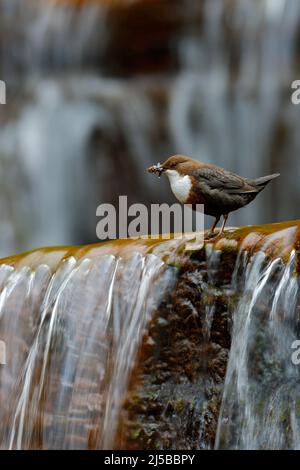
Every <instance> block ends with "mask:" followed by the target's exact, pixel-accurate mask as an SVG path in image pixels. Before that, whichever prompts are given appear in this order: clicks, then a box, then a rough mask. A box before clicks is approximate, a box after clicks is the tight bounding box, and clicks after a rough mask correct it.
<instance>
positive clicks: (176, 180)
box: [165, 170, 192, 203]
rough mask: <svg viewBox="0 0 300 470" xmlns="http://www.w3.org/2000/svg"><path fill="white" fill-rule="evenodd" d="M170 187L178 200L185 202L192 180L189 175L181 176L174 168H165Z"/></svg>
mask: <svg viewBox="0 0 300 470" xmlns="http://www.w3.org/2000/svg"><path fill="white" fill-rule="evenodd" d="M165 173H166V175H167V177H168V178H169V182H170V185H171V189H172V191H173V194H174V196H175V197H176V198H177V199H178V201H180V202H182V203H185V202H186V200H187V199H188V197H189V194H190V190H191V187H192V182H191V179H190V177H189V175H185V176H182V175H180V174H179V173H178V171H176V170H166V172H165Z"/></svg>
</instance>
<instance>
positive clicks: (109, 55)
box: [0, 0, 300, 256]
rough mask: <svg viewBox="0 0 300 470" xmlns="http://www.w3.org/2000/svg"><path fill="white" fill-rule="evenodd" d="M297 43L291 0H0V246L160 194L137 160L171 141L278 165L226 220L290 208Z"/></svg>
mask: <svg viewBox="0 0 300 470" xmlns="http://www.w3.org/2000/svg"><path fill="white" fill-rule="evenodd" d="M299 50H300V2H299V1H298V0H288V1H287V0H243V1H240V0H201V1H200V0H199V1H198V2H195V1H194V0H131V1H129V0H114V1H113V0H110V1H109V0H97V1H96V0H86V1H84V0H81V1H79V0H77V1H75V0H73V1H71V0H68V1H67V0H60V1H58V0H0V79H1V80H4V81H5V82H6V86H7V104H6V105H0V220H1V224H0V256H5V255H9V254H11V253H13V252H17V251H22V250H27V249H31V248H34V247H38V246H46V245H62V244H75V243H88V242H93V241H96V233H95V227H96V223H97V220H96V207H97V206H98V205H99V204H100V203H102V202H110V203H114V204H117V202H118V196H119V195H127V196H128V199H129V203H133V202H143V203H146V204H151V203H154V202H156V203H158V202H168V201H172V200H173V197H172V195H171V192H170V190H169V187H168V185H167V184H164V183H163V180H156V179H155V178H153V177H152V178H151V176H149V175H147V173H146V172H145V168H146V167H147V166H149V165H150V164H152V163H156V162H158V161H163V160H164V159H165V158H166V157H167V156H169V155H170V154H174V153H184V154H187V155H190V156H192V157H194V158H198V159H201V160H203V161H206V162H211V163H215V164H217V165H220V166H224V167H226V168H228V169H231V170H232V171H235V172H238V173H240V174H242V175H244V176H249V177H254V176H261V175H263V174H267V173H271V172H275V171H276V172H277V171H278V172H281V174H282V176H281V179H280V181H278V182H275V183H274V184H273V185H272V187H270V188H269V189H268V190H267V191H266V192H265V193H264V194H263V195H261V196H260V197H259V198H258V199H257V200H256V201H255V203H253V204H252V205H251V206H249V207H248V208H247V209H245V210H243V211H241V212H239V213H238V214H235V215H233V216H232V218H231V224H232V225H240V224H258V223H266V222H275V221H279V220H287V219H293V218H299V213H298V207H299V204H300V185H299V183H298V181H299V177H300V164H299V156H298V154H299V152H300V132H299V131H298V117H299V111H300V108H299V107H297V106H296V105H293V104H292V103H291V94H292V89H291V84H292V82H293V81H294V80H297V79H299V78H300V64H299V59H298V58H299ZM283 188H284V191H283Z"/></svg>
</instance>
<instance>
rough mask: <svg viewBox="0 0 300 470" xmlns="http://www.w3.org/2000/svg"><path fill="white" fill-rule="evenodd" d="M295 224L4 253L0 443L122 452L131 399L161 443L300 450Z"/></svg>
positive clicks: (0, 306) (149, 431) (0, 277)
mask: <svg viewBox="0 0 300 470" xmlns="http://www.w3.org/2000/svg"><path fill="white" fill-rule="evenodd" d="M299 227H300V225H299V223H297V222H289V223H286V224H281V225H279V226H278V225H276V224H275V225H274V227H273V226H262V227H255V228H251V227H250V228H245V229H241V230H237V231H234V230H233V231H229V232H227V235H226V237H225V238H223V239H219V240H218V241H216V242H214V243H209V244H207V245H206V246H205V248H202V249H200V251H198V252H196V253H194V255H193V256H192V257H191V253H190V252H189V251H188V252H185V251H184V249H183V248H184V246H185V243H186V239H183V240H170V241H152V242H151V243H150V242H147V241H127V242H124V241H121V242H116V243H108V244H102V245H98V246H97V245H96V246H91V247H84V248H77V249H76V248H70V249H68V248H59V249H50V250H37V251H34V252H32V253H29V254H25V255H23V256H19V257H15V258H9V259H7V260H3V261H2V263H1V264H0V340H1V341H2V344H3V341H4V342H5V344H6V358H7V363H6V365H0V400H1V404H3V405H2V406H1V407H0V447H1V448H3V449H7V448H10V449H15V448H17V449H29V448H42V449H61V448H63V449H87V448H90V449H97V448H98V449H99V448H112V446H113V445H117V444H116V443H119V442H121V445H124V446H125V448H127V447H126V445H127V444H126V442H127V443H128V442H130V440H129V441H128V440H126V439H128V437H124V439H125V441H124V440H122V439H123V438H120V436H126V435H127V436H128V432H129V437H130V436H132V435H134V436H136V437H135V439H137V436H139V435H141V436H142V432H141V431H139V432H137V430H136V426H139V427H140V428H141V426H142V424H141V423H140V424H138V422H136V421H135V419H134V418H133V415H132V413H133V411H134V408H135V407H137V411H136V412H137V416H138V418H136V419H138V420H141V416H144V418H143V419H142V422H143V423H144V424H143V426H144V428H145V433H146V436H147V442H148V439H149V438H150V442H156V441H155V440H154V441H152V440H151V439H152V437H151V436H152V434H153V432H154V431H153V429H154V430H156V431H155V432H156V433H158V429H160V426H161V429H162V431H161V432H162V433H166V437H165V439H166V440H164V439H163V438H162V440H161V441H157V445H159V446H161V447H159V448H175V449H176V448H178V447H177V446H178V445H179V446H182V445H183V444H182V443H183V442H185V444H184V446H187V448H190V447H189V446H190V445H191V444H190V439H191V438H192V431H191V426H193V433H195V436H198V441H196V437H193V439H194V441H195V442H197V447H198V448H200V449H203V448H211V447H212V446H213V445H214V443H215V447H216V448H225V449H228V448H233V449H298V448H300V441H299V430H300V424H299V423H300V412H299V410H300V408H299V405H300V402H299V396H300V395H299V393H300V390H299V387H300V372H299V366H298V365H297V364H294V363H293V361H292V354H293V352H294V351H293V349H292V348H293V344H294V342H295V341H296V340H298V339H299V336H300V330H299V316H298V312H299V279H298V257H299V252H298V248H297V247H298V240H299ZM180 267H181V268H182V269H178V268H180ZM151 325H152V326H151ZM166 328H167V329H168V330H169V331H168V333H167V331H166ZM229 330H230V331H229ZM173 343H174V344H173ZM230 343H231V345H230ZM145 348H146V350H147V351H148V353H147V352H145ZM142 351H143V353H142ZM151 351H152V352H151ZM140 354H142V355H140ZM144 354H146V356H144ZM147 354H148V356H147ZM228 356H229V357H228ZM144 361H145V362H144ZM226 365H227V371H226ZM138 371H140V372H138ZM225 373H226V375H225ZM224 378H225V380H224ZM223 382H224V383H223ZM132 394H133V395H132ZM138 396H140V398H138ZM155 397H156V398H155ZM159 397H160V398H159ZM188 397H190V400H191V401H187V404H186V405H185V400H187V399H188ZM128 400H129V401H128ZM130 400H132V401H131V402H130ZM157 400H158V403H157V404H155V403H156V401H157ZM126 403H127V404H128V403H129V404H130V403H131V408H130V406H129V410H131V411H130V412H129V415H128V414H126V413H128V409H127V408H126V406H127V405H126ZM170 403H174V405H172V406H173V408H171V409H173V412H172V413H171V415H170V411H169V409H170V406H171V405H170ZM191 403H192V404H193V405H191ZM191 406H193V409H194V413H196V414H195V418H193V419H192V423H193V424H191V416H193V415H191ZM148 407H149V409H148ZM126 410H127V411H126ZM147 410H148V412H147ZM151 410H153V411H151ZM155 410H156V411H155ZM174 410H175V411H176V413H177V414H176V413H175V411H174ZM195 410H197V412H196V411H195ZM133 414H134V413H133ZM177 417H178V422H177V421H176V420H177ZM130 422H131V423H132V426H133V428H132V431H130V429H131V428H130V425H129V424H128V423H130ZM217 423H218V424H217ZM142 428H143V427H142ZM119 431H120V432H119ZM185 432H186V439H187V440H186V441H185V440H182V438H183V435H184V433H185ZM126 433H127V434H126ZM158 435H159V434H158ZM215 436H216V437H215ZM118 439H119V440H118ZM153 439H154V438H153ZM155 439H156V438H155ZM137 442H139V441H135V445H138V444H137ZM141 442H142V443H141V444H139V445H140V446H141V448H143V445H145V444H144V443H143V442H144V441H141ZM162 443H163V444H162ZM128 445H129V444H128ZM170 446H171V447H170Z"/></svg>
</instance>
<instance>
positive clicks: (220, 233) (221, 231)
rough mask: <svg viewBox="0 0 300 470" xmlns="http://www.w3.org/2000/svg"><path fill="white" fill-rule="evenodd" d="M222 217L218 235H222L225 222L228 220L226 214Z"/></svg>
mask: <svg viewBox="0 0 300 470" xmlns="http://www.w3.org/2000/svg"><path fill="white" fill-rule="evenodd" d="M223 217H224V220H223V224H222V227H221V230H220V232H219V235H222V233H223V232H224V228H225V225H226V222H227V220H228V214H224V215H223Z"/></svg>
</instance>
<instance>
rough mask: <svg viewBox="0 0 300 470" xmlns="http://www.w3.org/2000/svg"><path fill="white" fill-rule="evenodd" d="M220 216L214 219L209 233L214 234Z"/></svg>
mask: <svg viewBox="0 0 300 470" xmlns="http://www.w3.org/2000/svg"><path fill="white" fill-rule="evenodd" d="M220 218H221V217H216V220H215V222H214V224H213V226H212V228H211V229H210V232H209V235H213V234H214V232H215V228H216V226H217V225H218V223H219V220H220Z"/></svg>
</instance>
